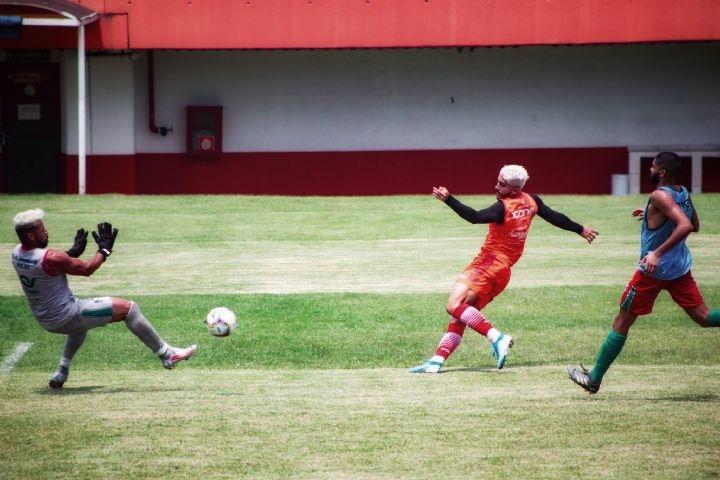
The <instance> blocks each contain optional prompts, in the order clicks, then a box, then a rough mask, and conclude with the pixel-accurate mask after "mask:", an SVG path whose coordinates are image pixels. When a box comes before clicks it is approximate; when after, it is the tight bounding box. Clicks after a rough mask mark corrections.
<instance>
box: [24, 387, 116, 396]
mask: <svg viewBox="0 0 720 480" xmlns="http://www.w3.org/2000/svg"><path fill="white" fill-rule="evenodd" d="M104 388H105V387H104V386H102V385H88V386H85V387H65V388H58V389H56V390H53V389H51V388H48V387H45V388H38V389H36V390H35V391H36V392H37V393H38V394H39V395H83V394H88V393H99V391H101V390H103V389H104Z"/></svg>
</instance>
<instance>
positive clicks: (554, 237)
mask: <svg viewBox="0 0 720 480" xmlns="http://www.w3.org/2000/svg"><path fill="white" fill-rule="evenodd" d="M460 198H461V200H463V201H466V202H467V203H469V204H470V205H473V206H475V207H482V206H485V205H488V204H489V203H490V202H491V201H492V199H491V197H487V196H484V197H468V196H461V197H460ZM544 200H545V202H546V203H548V204H549V205H550V206H552V207H553V208H556V209H558V210H560V211H563V212H564V213H566V214H568V215H569V216H570V217H571V218H573V219H575V220H577V221H579V222H581V223H587V224H590V225H592V226H594V227H596V228H597V229H598V230H599V231H600V237H599V238H598V240H597V241H596V242H595V243H594V244H593V245H587V244H586V243H585V242H584V241H583V240H582V239H581V238H580V237H578V236H576V235H574V234H571V233H568V232H563V231H560V230H557V229H555V228H553V227H551V226H550V225H548V224H546V223H545V222H544V221H543V220H541V219H537V220H536V221H535V222H534V225H533V228H532V231H531V234H530V238H529V240H528V243H527V247H526V254H525V256H524V257H523V259H522V260H521V261H520V263H519V264H518V265H516V267H515V268H514V269H513V280H512V281H511V284H510V287H509V288H508V290H507V291H505V292H504V293H503V294H502V295H501V296H500V297H499V298H498V299H497V300H496V301H495V302H493V303H492V304H490V305H489V306H488V308H487V309H486V310H485V312H486V314H487V315H488V317H489V318H490V319H491V320H492V321H493V322H494V323H496V324H497V325H498V327H499V328H501V329H502V330H505V331H507V332H508V333H511V334H512V335H513V336H514V337H515V338H516V342H517V343H516V347H515V348H514V349H513V350H512V353H511V356H510V359H509V361H508V366H507V367H506V369H505V370H503V371H497V370H495V369H494V368H492V366H493V363H492V359H491V358H490V355H489V347H488V345H487V343H486V341H485V340H484V339H482V338H479V336H477V335H475V334H473V333H472V332H469V333H468V334H467V335H466V337H465V339H464V340H463V345H462V346H461V347H460V348H459V349H458V350H457V352H456V353H455V354H454V355H453V357H452V358H451V359H450V360H449V362H448V370H447V372H446V373H444V374H442V375H436V376H423V375H410V374H408V373H407V368H408V367H410V366H413V365H415V364H417V363H418V362H419V361H421V360H423V359H424V358H427V357H428V356H429V355H430V354H432V352H433V350H434V348H435V346H436V344H437V342H438V340H439V338H440V335H441V334H442V333H443V332H444V329H445V325H446V323H447V317H446V315H445V314H444V303H445V300H446V298H447V293H448V292H449V289H450V288H451V286H452V284H453V282H454V279H455V277H456V276H457V274H458V273H459V272H460V271H461V270H462V268H463V267H464V266H465V264H466V263H467V262H468V261H469V260H470V258H471V257H472V256H473V255H474V253H475V252H476V250H477V248H478V247H479V245H480V244H481V242H482V239H483V237H484V235H485V231H486V227H483V226H473V225H470V224H467V223H465V222H464V221H462V220H461V219H459V218H458V217H457V216H456V215H455V214H454V213H453V212H452V211H451V210H450V209H448V208H447V207H445V206H444V205H442V204H441V203H440V202H438V201H436V200H434V199H432V198H431V197H430V196H429V195H428V196H399V197H369V198H362V197H360V198H312V197H310V198H308V197H301V198H296V197H293V198H288V197H236V196H228V197H223V196H210V197H204V196H186V197H143V196H137V197H124V196H105V195H102V196H91V197H84V198H82V197H77V196H3V197H0V218H4V219H5V222H6V228H4V229H1V230H0V257H5V258H6V261H4V262H0V357H1V358H5V357H6V356H7V355H9V354H10V353H11V352H12V351H13V349H14V348H15V346H16V344H18V343H19V342H33V345H32V348H31V349H30V350H29V352H28V353H27V354H26V355H25V356H24V357H23V358H22V360H21V361H20V362H19V363H18V364H17V366H16V367H15V368H14V369H13V370H12V371H11V372H10V373H5V374H0V478H3V479H4V478H33V479H36V478H123V479H125V478H148V477H154V478H169V477H177V478H319V479H324V478H328V479H329V478H333V479H334V478H358V479H359V478H362V479H365V478H407V479H416V478H433V479H436V478H484V477H492V478H597V477H599V476H607V477H610V478H718V476H720V440H719V439H718V435H717V432H718V431H719V430H720V414H718V411H719V410H718V407H719V406H720V393H718V392H719V391H720V337H719V336H718V335H720V332H718V331H715V330H713V329H706V330H703V329H701V328H699V327H696V326H695V325H694V324H693V323H692V322H691V321H690V320H689V319H687V318H685V317H684V314H683V313H682V311H681V310H680V309H678V308H677V307H676V306H675V305H674V304H673V303H672V301H671V300H670V299H669V296H667V295H666V294H662V295H661V297H660V299H659V301H658V303H657V304H656V308H655V312H654V313H653V315H651V316H649V317H643V318H642V319H641V320H640V321H639V322H638V323H637V325H636V326H635V327H633V330H632V332H631V335H630V337H629V339H628V342H627V344H626V347H625V350H624V351H623V353H622V354H621V356H620V357H619V359H618V361H617V362H616V364H615V365H614V366H613V367H612V368H611V370H610V371H609V373H608V374H607V376H606V379H605V383H604V384H603V387H602V389H601V391H600V394H598V395H597V396H589V395H587V394H585V393H584V392H582V391H581V390H580V389H579V388H577V387H576V386H574V385H572V384H571V383H570V381H569V380H567V377H566V375H565V373H564V369H563V366H564V365H565V364H569V363H575V364H576V363H578V362H583V363H585V364H586V365H591V364H592V362H593V360H594V355H595V353H596V351H597V349H598V347H599V345H600V343H601V342H602V340H603V339H604V337H605V335H606V333H607V331H608V328H609V325H610V323H611V321H612V317H613V316H614V314H615V313H616V311H617V302H618V298H619V295H620V293H621V291H622V289H623V287H624V285H625V283H626V282H627V280H629V278H630V276H631V275H632V271H633V267H634V264H635V262H636V261H637V256H638V249H639V246H638V244H639V224H638V223H637V222H636V221H634V220H633V219H632V217H631V216H630V213H629V212H630V211H631V210H632V209H633V208H634V207H636V206H641V205H642V204H643V202H644V200H645V198H644V197H639V196H630V197H584V196H548V197H544ZM694 202H695V205H696V207H697V209H698V212H699V215H700V220H701V224H702V226H701V232H700V233H699V234H694V235H692V236H691V239H690V240H689V244H690V246H691V249H692V251H693V256H694V261H695V266H694V268H693V274H694V276H695V277H696V279H697V280H698V281H699V283H700V285H701V288H702V291H703V294H704V296H705V299H706V302H707V303H708V304H709V305H710V306H715V307H717V306H720V278H719V277H718V271H720V255H718V253H717V252H718V250H719V249H720V196H719V195H709V194H705V195H698V196H695V197H694ZM36 206H37V207H42V208H44V209H45V210H46V212H47V217H46V225H47V227H48V230H49V232H50V244H51V246H56V247H58V248H67V247H68V246H69V245H70V242H71V240H72V238H73V236H74V232H75V229H77V228H79V227H80V226H84V227H85V228H92V227H93V226H94V225H95V224H96V223H98V222H99V221H102V220H108V221H111V222H112V223H113V224H115V225H116V226H117V227H118V228H119V229H120V235H119V237H118V241H117V244H116V248H115V252H114V253H113V256H112V257H111V258H110V260H109V261H108V262H107V264H106V265H104V266H103V267H102V268H101V270H99V271H98V272H97V273H96V274H95V275H94V276H93V277H91V278H72V279H71V286H72V287H73V289H74V291H75V292H76V293H77V294H78V295H79V296H99V295H107V294H111V295H114V296H123V297H128V298H132V299H134V300H136V301H137V302H138V304H139V305H140V306H141V308H142V310H143V312H144V313H145V315H146V316H147V317H148V319H150V321H151V322H152V323H153V324H154V325H155V326H156V327H157V329H158V331H159V332H160V333H161V335H163V336H164V338H165V339H166V340H168V341H169V342H171V343H173V344H180V345H185V344H189V343H198V344H199V346H200V350H199V352H198V354H197V356H196V357H193V359H192V360H191V361H190V362H188V363H185V364H182V365H180V366H179V367H178V368H177V369H175V370H174V371H171V372H169V371H165V370H163V369H162V368H161V367H160V364H159V362H158V360H157V359H155V358H154V357H153V356H152V355H151V354H150V353H149V352H147V351H146V349H145V347H144V346H143V345H142V344H141V343H140V342H138V341H137V340H136V339H135V338H134V337H133V336H132V334H131V333H129V332H128V331H127V329H126V328H125V327H124V325H122V324H115V325H110V326H108V327H106V328H103V329H97V330H94V331H92V332H91V333H90V335H89V336H88V340H87V341H86V343H85V345H84V346H83V348H82V350H81V351H80V352H79V353H78V355H77V357H76V359H75V362H74V364H73V368H72V370H71V377H70V380H69V381H68V383H67V384H66V386H65V388H64V389H63V390H62V391H59V392H53V391H49V390H48V389H47V387H46V385H47V379H48V377H49V375H50V373H51V372H52V370H53V369H54V368H55V366H56V362H57V361H58V358H59V355H60V351H61V348H62V342H63V337H62V336H59V335H51V334H49V333H46V332H44V331H43V330H41V329H40V328H39V327H38V326H37V324H36V323H35V321H34V320H33V318H32V317H31V315H30V312H29V309H28V308H27V303H26V301H25V298H24V297H23V296H22V292H21V289H20V284H19V282H18V280H17V278H16V275H15V273H14V271H13V270H12V267H11V265H10V262H9V256H10V251H11V249H12V247H13V246H14V245H15V243H16V241H15V240H16V239H15V237H14V232H13V230H12V227H11V219H12V216H13V215H14V213H15V212H17V211H20V210H24V209H26V208H32V207H36ZM88 248H89V251H92V246H91V245H89V247H88ZM218 305H226V306H229V307H231V308H233V310H235V311H236V313H237V314H238V317H239V323H240V325H239V327H238V330H237V331H236V333H235V334H234V335H232V336H231V337H229V338H226V339H216V338H213V337H211V336H209V335H208V334H207V333H206V332H205V331H204V327H203V325H202V319H203V318H204V315H205V314H206V313H207V311H209V310H210V308H212V307H214V306H218ZM0 361H1V360H0Z"/></svg>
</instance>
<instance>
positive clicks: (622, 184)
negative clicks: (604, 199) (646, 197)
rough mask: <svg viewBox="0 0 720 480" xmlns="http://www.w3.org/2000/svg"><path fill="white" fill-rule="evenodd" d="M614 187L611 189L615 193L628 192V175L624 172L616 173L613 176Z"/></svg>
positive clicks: (623, 193)
mask: <svg viewBox="0 0 720 480" xmlns="http://www.w3.org/2000/svg"><path fill="white" fill-rule="evenodd" d="M611 178H612V187H611V189H610V191H611V193H612V194H613V195H627V194H628V176H627V175H623V174H615V175H612V176H611Z"/></svg>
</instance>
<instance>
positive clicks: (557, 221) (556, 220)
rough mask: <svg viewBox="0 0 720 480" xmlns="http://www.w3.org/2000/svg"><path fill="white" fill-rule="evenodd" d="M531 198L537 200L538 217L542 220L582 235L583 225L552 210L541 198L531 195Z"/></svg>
mask: <svg viewBox="0 0 720 480" xmlns="http://www.w3.org/2000/svg"><path fill="white" fill-rule="evenodd" d="M530 196H531V197H532V198H533V199H534V200H535V203H537V206H538V215H539V216H540V218H542V219H543V220H545V221H546V222H548V223H549V224H551V225H554V226H556V227H558V228H562V229H563V230H567V231H569V232H575V233H577V234H578V235H579V234H581V233H582V231H583V226H582V225H580V224H579V223H575V222H573V221H572V220H570V219H569V218H568V217H567V216H566V215H564V214H562V213H560V212H556V211H555V210H553V209H552V208H550V207H548V206H547V205H545V204H544V203H543V201H542V200H540V197H538V196H537V195H535V194H532V193H531V194H530Z"/></svg>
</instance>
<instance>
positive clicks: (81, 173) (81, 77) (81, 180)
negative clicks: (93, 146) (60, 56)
mask: <svg viewBox="0 0 720 480" xmlns="http://www.w3.org/2000/svg"><path fill="white" fill-rule="evenodd" d="M77 68H78V193H79V194H80V195H85V191H86V188H85V178H86V175H85V26H84V25H80V26H79V27H78V66H77Z"/></svg>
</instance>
